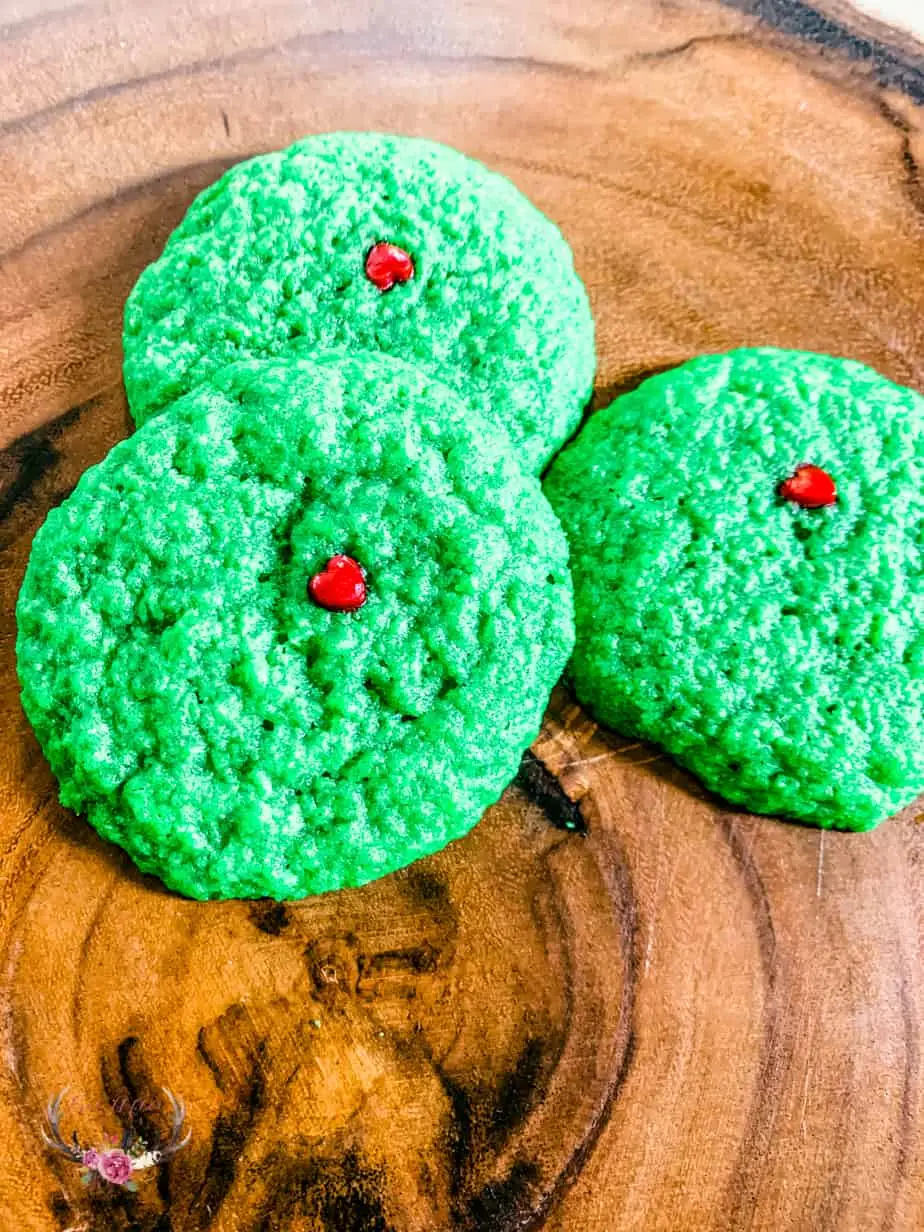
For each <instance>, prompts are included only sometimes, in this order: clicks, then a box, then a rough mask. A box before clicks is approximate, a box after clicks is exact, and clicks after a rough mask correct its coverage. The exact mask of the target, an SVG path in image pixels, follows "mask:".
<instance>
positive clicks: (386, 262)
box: [366, 244, 414, 291]
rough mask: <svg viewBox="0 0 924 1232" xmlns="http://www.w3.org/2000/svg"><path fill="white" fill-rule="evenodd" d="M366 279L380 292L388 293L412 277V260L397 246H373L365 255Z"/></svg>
mask: <svg viewBox="0 0 924 1232" xmlns="http://www.w3.org/2000/svg"><path fill="white" fill-rule="evenodd" d="M366 277H367V278H368V279H369V281H370V282H372V283H374V284H375V285H376V286H377V287H378V289H379V290H380V291H390V290H391V289H392V287H393V286H394V285H395V284H396V283H398V282H407V281H408V280H409V279H410V278H413V277H414V261H413V258H412V257H411V254H410V253H409V252H405V251H404V249H403V248H399V247H398V245H397V244H373V245H372V247H371V248H370V249H369V251H368V253H367V254H366Z"/></svg>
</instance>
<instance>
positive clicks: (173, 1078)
mask: <svg viewBox="0 0 924 1232" xmlns="http://www.w3.org/2000/svg"><path fill="white" fill-rule="evenodd" d="M823 10H824V11H823ZM0 20H2V21H3V22H5V24H3V25H2V27H0V81H2V83H3V86H2V90H0V445H2V447H3V452H2V454H0V482H2V489H0V515H2V526H0V533H2V555H0V597H2V604H0V681H2V690H0V705H2V709H3V732H4V740H3V744H2V754H0V852H2V859H0V1146H2V1156H0V1230H2V1232H31V1230H33V1229H34V1230H36V1232H45V1230H49V1232H55V1230H56V1232H65V1230H70V1232H112V1230H116V1232H119V1230H128V1229H138V1230H139V1232H200V1230H204V1229H209V1230H210V1232H257V1230H260V1229H262V1230H265V1232H276V1230H282V1229H299V1230H305V1232H308V1230H310V1232H315V1230H317V1232H321V1230H326V1232H365V1230H369V1232H435V1230H442V1229H446V1230H450V1229H454V1230H469V1229H485V1230H497V1232H501V1230H506V1232H512V1230H513V1229H521V1230H524V1229H537V1228H540V1227H541V1228H547V1229H556V1230H568V1232H635V1230H640V1232H697V1230H699V1229H703V1230H715V1232H726V1230H738V1229H741V1230H744V1229H750V1230H761V1232H762V1230H767V1232H780V1230H789V1229H794V1230H799V1232H868V1230H869V1232H872V1230H882V1232H912V1230H915V1229H920V1228H921V1227H922V1226H924V1134H922V1111H924V1089H922V1058H921V1022H922V1016H924V972H922V929H924V866H922V862H924V831H922V829H921V828H920V827H919V826H918V825H917V823H916V814H917V812H919V811H920V809H918V810H916V809H915V808H911V809H909V810H907V811H906V813H905V814H904V815H903V816H902V817H900V818H897V819H895V820H893V821H891V822H889V823H887V824H885V825H884V826H882V827H881V828H880V829H879V830H877V831H876V832H875V833H873V834H870V835H861V836H851V835H838V834H827V835H821V834H819V833H818V832H816V831H812V830H808V829H801V828H798V827H795V826H787V825H784V824H781V823H779V822H776V821H773V820H769V819H765V818H763V819H762V818H755V817H751V816H747V815H742V814H739V813H735V812H732V811H729V810H728V809H727V808H725V807H723V805H722V803H721V802H720V801H718V800H716V799H714V798H712V797H708V796H707V795H706V794H705V793H704V792H703V791H702V790H701V789H700V788H699V787H698V785H697V784H696V783H695V782H694V781H693V780H692V779H691V778H689V777H688V776H687V775H685V774H683V773H682V772H680V771H678V770H676V769H675V768H674V767H673V766H672V765H671V763H670V762H669V760H667V759H666V758H664V757H663V756H659V755H658V754H657V752H656V751H655V750H653V749H650V748H647V747H645V746H639V745H627V744H626V743H625V742H624V741H620V740H619V739H618V738H616V737H615V736H614V735H612V734H611V733H608V732H606V731H604V730H601V729H598V728H597V727H596V726H595V725H594V724H593V723H592V722H591V721H590V720H589V719H588V717H587V716H586V715H585V714H584V713H582V711H581V710H580V709H579V708H578V707H577V706H576V705H575V703H574V701H573V699H572V698H571V697H570V696H569V695H568V694H567V692H565V691H564V690H563V689H560V690H559V691H558V692H557V693H556V695H555V697H554V698H553V702H552V705H551V707H550V709H549V713H548V716H547V720H546V723H545V727H544V730H543V734H542V736H541V738H540V739H539V741H538V742H537V744H536V746H535V747H534V750H533V753H532V754H531V755H529V756H528V757H527V759H526V760H525V761H524V766H523V770H522V771H521V774H520V777H519V779H518V781H517V783H516V784H515V785H514V786H513V787H511V789H510V790H509V791H508V793H507V794H506V796H505V797H504V799H503V800H502V801H501V803H500V804H498V805H497V807H495V808H494V809H492V810H491V811H490V812H489V813H488V815H487V816H486V817H485V819H484V821H483V822H482V823H481V825H479V826H478V827H477V828H476V830H475V831H474V832H473V833H472V834H471V835H470V836H469V837H468V838H466V839H465V840H463V841H462V842H460V843H458V844H456V845H454V846H453V847H451V848H450V849H449V850H447V851H445V852H443V853H441V854H440V855H438V856H435V857H433V858H431V859H429V860H426V861H424V862H422V863H420V864H418V865H415V866H414V867H412V868H410V869H408V870H405V871H404V872H402V873H399V874H397V875H395V876H393V877H390V878H387V879H386V880H384V881H382V882H380V883H377V884H374V885H371V886H368V887H366V888H364V889H362V890H359V891H350V892H345V893H342V894H338V895H330V896H326V897H322V898H320V899H312V900H308V901H305V902H299V903H291V904H287V905H284V906H280V905H270V904H264V903H249V904H248V903H220V904H219V903H214V904H197V903H192V902H188V901H184V900H182V899H180V898H178V897H176V896H174V895H171V894H169V893H167V892H166V891H164V890H163V889H162V888H161V887H160V886H159V885H158V884H157V883H155V882H153V881H151V880H148V879H144V878H142V877H140V876H139V875H138V874H137V873H136V872H135V871H134V869H133V867H132V866H131V864H130V863H129V862H128V861H127V859H125V858H124V857H123V856H122V855H121V853H120V852H119V851H117V850H115V849H113V848H111V847H109V846H107V845H105V844H103V843H102V842H101V841H100V840H98V839H97V838H96V837H95V835H94V834H93V833H92V831H91V830H90V829H89V827H88V826H87V825H86V824H85V823H84V822H83V821H81V820H79V819H77V818H75V817H73V816H72V815H70V814H68V813H67V812H65V811H64V810H62V809H61V808H60V807H59V806H58V804H57V802H56V796H55V785H54V782H53V780H52V777H51V775H50V772H49V770H48V768H47V766H46V764H45V762H44V760H43V758H42V756H41V754H40V752H39V749H38V747H37V745H36V743H35V740H34V739H33V737H32V735H31V734H30V732H29V730H28V728H27V725H26V723H25V720H24V718H23V716H22V712H21V710H20V705H19V698H18V688H17V684H16V677H15V667H14V636H15V626H14V616H13V608H14V602H15V598H16V594H17V591H18V587H19V584H20V581H21V578H22V573H23V570H24V567H25V562H26V558H27V555H28V551H29V545H30V543H31V540H32V536H33V534H34V532H35V530H36V528H37V527H38V525H39V524H40V523H41V521H42V519H43V518H44V516H45V514H46V512H47V511H48V509H49V508H50V507H51V506H52V505H54V504H55V503H56V502H59V501H60V500H62V499H63V498H64V497H65V496H66V494H67V493H68V492H69V491H70V490H71V488H72V487H73V485H74V483H75V482H76V480H77V479H78V477H79V476H80V474H81V473H82V472H83V470H84V469H85V468H86V467H87V466H88V465H90V464H91V463H93V462H95V461H97V460H98V459H99V458H101V457H102V456H103V454H104V453H105V452H106V450H107V449H108V448H109V447H110V446H111V445H112V444H113V443H114V442H115V441H117V440H119V439H120V438H121V437H123V436H124V435H126V434H127V433H128V431H129V430H130V424H129V419H128V416H127V413H126V408H125V399H124V395H123V391H122V386H121V380H120V363H121V355H120V341H119V334H120V313H121V309H122V304H123V302H124V299H125V296H126V294H127V292H128V290H129V288H130V287H131V285H132V283H133V281H134V280H135V278H136V277H137V276H138V273H139V271H140V270H141V269H142V267H143V266H144V265H145V264H146V263H147V262H148V261H150V260H151V259H152V258H153V257H154V256H155V255H156V254H157V252H158V250H159V249H160V247H161V245H162V244H163V241H164V238H165V237H166V235H167V234H168V232H169V230H170V229H171V227H173V226H174V225H175V223H176V222H177V221H178V219H179V218H180V217H181V215H182V213H183V211H184V209H185V207H186V206H187V205H188V203H189V201H190V200H191V198H192V197H193V195H194V194H195V193H196V192H197V191H198V190H199V189H200V188H202V187H203V186H204V185H205V184H206V183H208V182H209V181H210V180H212V179H214V178H215V177H216V176H217V175H218V174H219V173H220V172H221V171H222V170H223V169H224V168H225V167H227V166H228V165H230V164H231V163H232V162H234V161H236V160H237V159H240V158H241V157H243V156H245V155H249V154H252V153H254V152H256V151H260V150H265V149H269V148H273V147H277V146H281V145H284V144H286V143H287V142H289V141H291V140H292V139H294V138H296V137H298V136H300V135H302V134H304V133H307V132H312V131H317V130H322V129H327V128H348V127H356V128H382V129H390V130H395V131H399V132H407V133H417V134H423V135H427V136H430V137H435V138H438V139H441V140H444V141H447V142H449V143H451V144H453V145H456V146H458V147H460V148H461V149H463V150H465V151H467V152H469V153H471V154H473V155H475V156H477V157H479V158H482V159H484V160H485V161H486V162H488V163H489V164H491V165H492V166H494V167H497V168H499V169H500V170H502V171H503V172H505V173H506V174H508V175H509V176H511V177H512V179H513V180H514V181H515V182H516V183H517V184H519V185H520V186H521V187H522V188H523V190H524V191H525V192H527V193H528V194H529V195H530V196H531V197H532V198H533V199H534V200H535V201H536V202H537V203H538V204H539V206H540V207H541V208H542V209H544V210H545V211H546V212H548V213H549V214H550V215H551V216H552V217H553V218H554V219H556V220H557V221H558V222H559V223H560V225H561V226H562V228H563V230H564V232H565V234H566V235H567V237H568V238H569V240H570V241H571V243H572V244H573V246H574V249H575V253H576V259H577V263H578V267H579V269H580V271H581V273H582V275H583V276H584V278H585V279H586V281H587V284H588V287H589V290H590V294H591V297H592V300H593V306H594V310H595V313H596V318H597V322H598V336H599V352H600V367H599V378H598V387H597V393H596V395H595V402H596V404H597V405H600V404H602V403H604V402H606V401H608V400H609V399H610V398H611V397H612V396H613V395H614V394H615V393H617V392H618V391H619V390H621V389H624V388H628V387H631V386H632V385H634V384H636V383H637V382H638V381H639V380H640V379H642V378H643V377H644V376H645V375H646V374H647V373H650V372H652V371H655V370H659V369H662V368H664V367H666V366H668V365H672V364H675V363H677V362H678V361H680V360H683V359H685V358H687V357H688V356H690V355H692V354H694V353H696V352H698V351H700V350H704V349H705V350H712V349H718V348H725V347H730V346H735V345H742V344H755V343H773V344H778V345H782V346H794V347H806V348H811V349H819V350H823V351H831V352H834V353H838V354H845V355H850V356H853V357H854V358H857V359H860V360H863V361H866V362H867V363H871V364H873V365H875V366H876V367H878V368H879V369H881V370H882V371H883V372H885V373H886V374H887V375H889V376H890V377H893V378H896V379H898V380H899V381H903V382H907V383H909V384H912V385H916V386H917V387H919V388H924V212H922V211H924V184H922V182H921V179H920V176H919V162H920V159H921V158H922V157H924V138H922V129H921V118H922V113H921V112H920V111H919V110H918V106H917V104H918V103H920V102H922V101H924V71H922V65H924V60H922V58H921V56H920V54H919V51H918V50H917V49H916V48H915V47H914V46H913V45H912V44H911V42H910V41H909V40H907V39H904V38H900V37H898V36H896V38H895V39H894V40H893V41H889V42H885V41H883V40H884V38H885V32H884V31H883V30H882V29H881V28H880V29H878V30H877V31H876V34H875V37H874V35H873V33H872V31H871V30H870V28H869V25H868V24H867V23H866V19H858V20H857V22H854V21H853V19H852V17H851V14H850V13H849V12H848V11H847V8H846V6H845V5H843V4H838V3H836V2H834V3H832V4H831V5H829V6H828V7H827V8H825V6H824V5H820V6H815V7H813V8H809V7H808V6H802V5H797V4H792V3H788V2H787V3H784V0H758V2H756V3H749V2H748V0H742V2H741V3H728V4H722V3H719V2H718V0H615V2H614V0H581V3H574V2H569V0H506V2H503V3H495V2H494V0H468V2H467V3H465V4H459V3H454V2H453V0H418V2H417V3H411V2H410V0H393V2H392V3H386V2H384V0H383V2H381V3H374V2H370V3H364V2H359V0H356V2H352V3H340V2H334V0H317V2H316V3H314V4H312V5H304V4H288V3H264V4H253V3H246V4H245V3H244V2H243V0H209V2H208V3H204V2H203V3H201V4H200V3H186V4H180V5H176V6H168V5H158V6H142V5H140V4H139V5H132V6H125V5H118V4H108V5H103V4H93V3H62V4H57V5H54V6H52V5H51V4H45V3H32V4H20V5H15V6H14V5H9V4H7V5H5V6H4V7H3V9H2V10H0ZM65 1085H68V1086H69V1087H70V1093H69V1096H68V1099H67V1100H66V1101H65V1105H64V1114H63V1128H64V1130H65V1131H66V1132H67V1133H70V1131H71V1130H72V1129H77V1130H78V1131H79V1133H80V1135H81V1137H82V1139H83V1140H85V1141H90V1142H94V1143H97V1142H99V1141H100V1140H101V1138H102V1135H103V1133H104V1132H105V1131H110V1132H119V1131H120V1130H121V1129H122V1128H124V1127H125V1126H126V1125H127V1124H128V1123H129V1122H130V1121H131V1119H132V1117H134V1120H135V1123H136V1126H137V1127H138V1128H140V1130H141V1131H143V1132H145V1133H147V1134H148V1135H150V1134H152V1133H155V1132H163V1131H164V1129H165V1121H166V1106H165V1104H164V1101H163V1099H162V1098H161V1096H160V1094H159V1092H160V1088H161V1086H167V1087H169V1088H171V1089H172V1090H173V1091H174V1092H175V1093H176V1094H177V1095H179V1096H181V1097H182V1098H183V1099H184V1100H185V1101H186V1104H187V1107H188V1120H189V1125H190V1128H191V1130H192V1139H191V1141H190V1143H189V1145H188V1146H187V1147H186V1148H185V1149H184V1150H182V1151H181V1152H179V1153H178V1154H177V1155H176V1156H175V1157H174V1158H173V1159H172V1160H171V1161H170V1162H169V1163H166V1164H164V1165H162V1166H161V1167H159V1168H153V1169H151V1170H150V1172H148V1173H147V1174H143V1176H142V1179H141V1182H140V1187H139V1190H138V1192H137V1193H136V1194H132V1193H128V1192H126V1191H125V1190H123V1189H120V1188H117V1187H114V1186H108V1187H101V1188H98V1189H96V1190H92V1191H88V1190H86V1189H84V1187H83V1186H82V1185H81V1183H80V1173H79V1169H78V1168H77V1166H76V1165H75V1164H73V1163H71V1162H70V1161H68V1160H66V1159H64V1158H63V1157H60V1156H56V1155H54V1154H52V1153H50V1152H49V1151H47V1150H46V1149H45V1148H44V1146H43V1144H42V1141H41V1137H40V1127H41V1120H42V1109H43V1106H44V1104H45V1103H46V1101H47V1100H48V1098H49V1097H50V1096H51V1095H53V1094H54V1093H55V1092H56V1091H58V1090H59V1089H60V1088H62V1087H64V1086H65ZM133 1101H134V1103H135V1107H134V1111H132V1109H131V1105H132V1103H133Z"/></svg>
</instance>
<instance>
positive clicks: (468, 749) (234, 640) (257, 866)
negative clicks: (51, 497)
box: [17, 355, 573, 898]
mask: <svg viewBox="0 0 924 1232" xmlns="http://www.w3.org/2000/svg"><path fill="white" fill-rule="evenodd" d="M344 557H346V558H348V559H349V560H350V561H351V564H350V566H349V568H347V570H346V574H347V576H344V572H343V568H342V560H343V558H344ZM338 562H340V563H338ZM319 579H321V580H320V582H319ZM360 591H361V592H362V593H359V592H360ZM363 600H364V601H363ZM341 601H343V602H341ZM338 604H339V607H338ZM17 615H18V622H19V638H18V643H17V654H18V666H19V674H20V679H21V682H22V695H23V705H24V707H25V710H26V713H27V715H28V717H29V719H30V721H31V722H32V724H33V726H34V728H35V731H36V733H37V735H38V738H39V741H40V743H41V744H42V746H43V748H44V750H45V753H46V755H47V757H48V759H49V761H50V763H51V766H52V768H53V770H54V771H55V773H56V775H57V776H58V779H59V781H60V785H61V800H62V803H63V804H65V805H67V806H69V807H71V808H73V809H75V810H78V811H82V812H83V811H85V812H86V813H87V815H88V817H89V820H90V821H91V823H92V824H93V825H94V826H95V827H96V829H97V830H98V831H99V832H100V834H102V835H103V836H104V837H105V838H107V839H111V840H112V841H114V842H117V843H120V844H121V845H122V846H123V847H124V848H125V849H126V850H127V851H128V852H129V854H130V855H131V856H132V857H133V859H134V860H135V861H136V863H137V864H138V865H139V867H140V868H141V869H142V870H143V871H145V872H150V873H156V874H157V875H158V876H159V877H161V878H163V880H164V881H165V882H166V883H167V884H168V885H169V886H171V887H173V888H174V889H176V890H180V891H182V892H183V893H184V894H188V895H192V896H193V897H195V898H225V897H234V896H263V895H266V896H270V897H274V898H292V897H300V896H303V895H307V894H310V893H315V892H319V891H323V890H332V889H336V888H338V887H340V886H346V885H359V884H362V883H363V882H365V881H368V880H370V879H372V878H375V877H379V876H381V875H382V874H384V873H388V872H390V871H391V870H393V869H396V868H399V867H401V866H402V865H405V864H407V863H408V862H410V861H411V860H414V859H416V858H417V857H418V856H422V855H425V854H427V853H428V852H432V851H435V850H437V849H438V848H440V847H442V846H444V845H445V844H446V843H448V842H449V841H450V840H452V839H454V838H457V837H459V836H460V835H461V834H464V833H465V832H466V831H467V830H469V829H470V828H471V827H472V826H473V825H474V824H475V823H476V822H477V821H478V819H479V817H480V816H481V814H482V812H483V811H484V809H485V808H486V807H487V806H488V805H489V804H491V803H492V802H493V801H494V800H496V799H497V797H498V796H499V795H500V794H501V792H502V791H503V789H504V788H505V786H506V785H507V783H508V782H509V781H510V779H511V778H512V777H513V775H514V774H515V773H516V770H517V767H518V765H519V759H520V755H521V752H522V750H523V749H524V748H525V747H526V745H528V744H529V742H530V740H531V739H532V738H533V737H534V736H535V734H536V733H537V731H538V729H539V725H540V722H541V719H542V714H543V711H544V708H545V704H546V701H547V698H548V695H549V692H550V690H551V689H552V686H553V685H554V684H555V682H556V680H557V679H558V677H559V674H560V672H561V670H562V668H563V666H564V664H565V662H566V660H567V658H568V655H569V653H570V651H571V647H572V645H573V609H572V599H571V583H570V578H569V575H568V569H567V548H566V544H565V539H564V535H563V533H562V531H561V528H560V526H559V524H558V522H557V520H556V518H555V517H554V515H553V514H552V511H551V509H550V508H549V506H548V504H547V502H546V500H545V498H544V497H543V495H542V491H541V489H540V487H539V483H538V481H537V480H536V479H535V478H532V477H530V476H526V475H524V474H523V472H522V471H521V468H520V467H519V465H518V463H517V461H516V459H515V456H514V454H513V452H512V450H511V449H510V445H509V442H508V441H507V440H506V438H505V437H504V435H503V434H502V433H500V432H497V431H494V430H492V429H491V428H490V427H489V426H488V425H487V424H486V423H484V422H483V421H482V420H481V419H480V418H479V417H478V416H476V415H474V414H473V413H472V411H471V408H470V407H468V406H467V405H465V404H464V402H462V401H461V400H460V399H458V398H457V397H456V396H455V395H454V394H452V393H451V392H450V391H449V390H447V389H445V388H444V387H443V386H441V385H439V384H438V383H437V382H435V381H433V380H432V379H431V378H429V377H427V376H425V375H424V374H421V373H418V372H417V371H416V370H414V369H412V368H410V367H409V366H407V365H404V364H401V363H398V362H396V361H395V360H393V359H389V358H387V357H382V356H375V355H363V356H357V357H353V358H350V359H346V360H341V361H340V362H336V363H335V362H333V361H331V362H329V363H326V364H315V363H309V362H297V361H283V360H264V361H243V362H241V363H239V364H237V365H234V366H231V367H229V368H228V369H226V370H224V371H223V372H221V373H220V374H218V375H217V376H216V377H215V378H214V380H213V382H212V383H211V384H210V385H208V386H201V387H200V388H199V389H198V390H197V391H195V392H194V393H192V394H189V395H187V396H186V397H185V398H183V399H181V400H180V401H178V402H177V403H175V404H174V405H173V406H172V407H171V408H169V409H168V410H165V411H164V413H163V414H161V415H158V416H157V417H156V418H154V419H152V420H151V421H150V422H149V423H147V424H146V425H145V426H144V427H143V428H141V429H140V430H139V431H138V432H137V433H136V434H135V435H134V436H132V437H131V438H130V439H128V440H126V441H124V442H122V443H121V444H119V445H117V446H116V447H115V448H114V449H113V450H112V452H111V453H110V455H109V456H108V457H107V458H106V459H105V461H103V462H102V463H101V464H100V465H99V466H97V467H94V468H93V469H92V470H90V471H88V472H87V473H86V474H85V475H84V476H83V478H82V479H81V481H80V483H79V484H78V485H77V488H76V490H75V492H74V493H73V495H72V496H71V497H70V498H69V499H68V500H67V501H66V502H65V503H64V504H63V505H62V506H61V507H60V508H58V509H55V510H53V511H52V512H51V513H50V514H49V517H48V520H47V522H46V523H45V525H44V526H43V527H42V529H41V530H40V531H39V534H38V535H37V537H36V540H35V544H34V547H33V551H32V555H31V559H30V561H29V566H28V570H27V573H26V577H25V581H24V583H23V587H22V591H21V594H20V598H19V604H18V609H17Z"/></svg>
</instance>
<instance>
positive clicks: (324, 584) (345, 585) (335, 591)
mask: <svg viewBox="0 0 924 1232" xmlns="http://www.w3.org/2000/svg"><path fill="white" fill-rule="evenodd" d="M308 593H309V594H310V595H311V597H312V599H313V600H314V601H315V603H316V604H317V605H318V607H323V608H326V609H327V610H328V611H329V612H355V611H356V609H357V608H358V607H362V605H363V604H364V603H365V602H366V574H365V572H364V571H363V567H362V565H361V564H359V562H358V561H355V560H354V559H353V557H352V556H332V557H331V558H330V560H329V561H328V562H327V564H326V565H325V566H324V568H323V569H322V570H321V572H320V573H316V574H315V575H314V577H313V578H312V579H311V581H310V582H309V583H308Z"/></svg>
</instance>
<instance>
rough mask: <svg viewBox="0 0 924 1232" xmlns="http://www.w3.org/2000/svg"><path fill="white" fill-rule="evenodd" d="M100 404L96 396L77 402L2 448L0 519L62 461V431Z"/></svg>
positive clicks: (5, 517)
mask: <svg viewBox="0 0 924 1232" xmlns="http://www.w3.org/2000/svg"><path fill="white" fill-rule="evenodd" d="M98 404H99V398H98V397H97V396H94V397H92V398H89V399H88V400H87V401H86V402H81V403H80V404H79V405H78V406H72V407H71V408H70V410H67V411H65V412H64V413H63V414H62V415H59V416H58V417H57V418H56V419H53V420H51V421H50V422H49V423H45V424H42V426H41V427H40V428H35V429H34V430H33V431H32V432H27V433H25V434H24V435H23V436H20V437H18V438H17V439H16V440H15V441H13V443H12V444H10V445H8V446H7V447H6V448H5V449H4V450H3V451H2V452H0V476H2V477H3V485H2V487H0V523H3V522H5V521H6V520H7V519H8V518H9V516H10V514H12V513H13V511H14V510H15V509H16V508H17V507H18V506H19V505H20V504H21V503H22V502H23V501H26V500H28V499H29V498H30V497H31V495H32V493H33V491H34V489H35V488H36V486H37V485H38V484H39V483H40V482H41V481H42V480H43V479H44V478H45V476H46V475H47V474H48V473H49V471H51V470H53V469H54V468H55V466H57V465H58V463H59V462H60V461H61V450H60V448H59V443H60V438H61V434H62V433H63V432H64V431H65V430H66V429H67V428H71V427H73V425H74V424H76V423H77V422H78V421H79V420H80V419H81V417H82V416H83V415H84V414H86V412H87V411H91V410H93V408H94V407H96V406H98Z"/></svg>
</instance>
